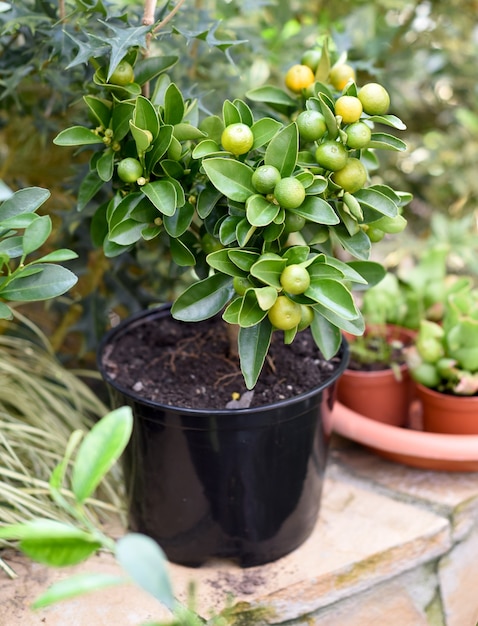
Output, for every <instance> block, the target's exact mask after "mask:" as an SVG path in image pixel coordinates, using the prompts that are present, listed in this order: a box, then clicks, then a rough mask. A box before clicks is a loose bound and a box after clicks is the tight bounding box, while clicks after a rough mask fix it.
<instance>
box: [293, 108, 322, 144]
mask: <svg viewBox="0 0 478 626" xmlns="http://www.w3.org/2000/svg"><path fill="white" fill-rule="evenodd" d="M297 128H298V129H299V135H300V136H301V138H302V139H303V140H304V141H317V139H320V138H321V137H323V136H324V135H325V133H326V132H327V125H326V123H325V117H324V116H323V115H322V113H319V112H318V111H302V113H300V114H299V115H298V117H297Z"/></svg>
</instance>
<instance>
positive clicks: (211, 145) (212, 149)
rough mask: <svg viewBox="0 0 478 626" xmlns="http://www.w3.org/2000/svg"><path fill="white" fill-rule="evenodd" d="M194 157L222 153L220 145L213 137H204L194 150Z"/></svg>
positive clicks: (198, 157)
mask: <svg viewBox="0 0 478 626" xmlns="http://www.w3.org/2000/svg"><path fill="white" fill-rule="evenodd" d="M192 154H193V159H203V158H204V157H208V156H214V155H215V154H222V151H221V148H220V147H219V145H218V144H217V143H216V142H215V141H213V140H212V139H204V141H200V142H199V143H198V145H197V146H196V147H195V148H194V150H193V153H192Z"/></svg>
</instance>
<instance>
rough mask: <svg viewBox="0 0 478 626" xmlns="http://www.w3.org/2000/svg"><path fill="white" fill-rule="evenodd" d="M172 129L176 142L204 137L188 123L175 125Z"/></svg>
mask: <svg viewBox="0 0 478 626" xmlns="http://www.w3.org/2000/svg"><path fill="white" fill-rule="evenodd" d="M173 129H174V130H173V133H174V136H175V137H176V139H177V140H178V141H191V140H193V139H201V138H202V137H205V136H206V135H205V134H204V133H203V132H202V131H201V130H199V128H196V126H193V125H192V124H190V123H189V122H182V123H180V124H175V125H174V126H173Z"/></svg>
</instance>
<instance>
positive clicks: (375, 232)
mask: <svg viewBox="0 0 478 626" xmlns="http://www.w3.org/2000/svg"><path fill="white" fill-rule="evenodd" d="M366 233H367V235H368V238H369V239H370V241H371V242H372V243H378V242H379V241H382V239H383V238H384V237H385V232H384V231H383V230H381V229H380V228H376V227H375V226H369V227H368V228H367V230H366Z"/></svg>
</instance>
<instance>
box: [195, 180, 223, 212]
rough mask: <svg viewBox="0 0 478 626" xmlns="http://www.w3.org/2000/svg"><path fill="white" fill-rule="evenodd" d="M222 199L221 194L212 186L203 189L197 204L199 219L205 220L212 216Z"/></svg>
mask: <svg viewBox="0 0 478 626" xmlns="http://www.w3.org/2000/svg"><path fill="white" fill-rule="evenodd" d="M221 197H222V194H221V192H220V191H218V190H217V189H215V188H214V187H212V186H210V185H208V186H206V187H204V188H203V189H201V191H200V192H199V195H198V198H197V202H196V211H197V213H198V215H199V217H200V218H201V219H205V218H206V217H207V216H208V215H210V213H211V211H212V210H213V209H214V207H215V206H216V204H217V203H218V201H219V199H220V198H221Z"/></svg>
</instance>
